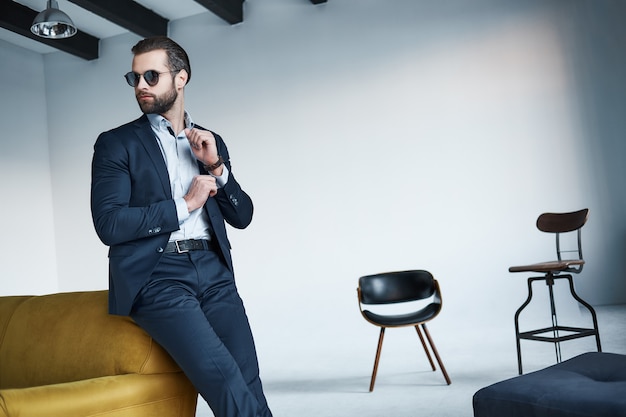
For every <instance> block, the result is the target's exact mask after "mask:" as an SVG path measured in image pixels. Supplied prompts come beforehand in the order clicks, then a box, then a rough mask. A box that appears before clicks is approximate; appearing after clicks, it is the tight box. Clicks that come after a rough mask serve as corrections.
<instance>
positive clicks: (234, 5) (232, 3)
mask: <svg viewBox="0 0 626 417" xmlns="http://www.w3.org/2000/svg"><path fill="white" fill-rule="evenodd" d="M243 2H244V0H196V3H200V4H201V5H202V6H204V7H206V8H207V9H209V10H210V11H211V12H213V13H214V14H216V15H217V16H218V17H220V18H221V19H224V20H225V21H227V22H228V23H230V24H231V25H234V24H237V23H241V22H243Z"/></svg>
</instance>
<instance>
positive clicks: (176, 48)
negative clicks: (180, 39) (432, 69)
mask: <svg viewBox="0 0 626 417" xmlns="http://www.w3.org/2000/svg"><path fill="white" fill-rule="evenodd" d="M159 49H162V50H164V51H165V52H166V53H167V60H168V63H167V66H168V68H169V70H170V71H180V70H182V69H184V70H185V71H187V82H189V80H191V64H190V63H189V57H188V56H187V52H185V50H184V49H183V48H182V47H181V46H180V45H179V44H177V43H176V42H174V41H173V40H171V39H170V38H168V37H167V36H154V37H152V38H146V39H143V40H141V41H139V42H137V44H136V45H135V46H133V47H132V49H131V51H132V53H133V54H134V55H139V54H143V53H145V52H151V51H156V50H159Z"/></svg>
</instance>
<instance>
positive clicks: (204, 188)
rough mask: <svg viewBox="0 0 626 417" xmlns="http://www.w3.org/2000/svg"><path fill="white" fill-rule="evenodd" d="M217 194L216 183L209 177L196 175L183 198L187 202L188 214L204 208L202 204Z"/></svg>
mask: <svg viewBox="0 0 626 417" xmlns="http://www.w3.org/2000/svg"><path fill="white" fill-rule="evenodd" d="M215 194H217V183H216V182H215V178H214V177H212V176H210V175H196V176H195V177H194V178H193V180H192V181H191V185H190V186H189V191H187V194H185V196H184V197H183V198H184V199H185V201H186V202H187V209H188V210H189V213H191V212H192V211H194V210H196V209H198V208H200V207H202V206H204V203H206V201H207V200H208V199H209V197H213V196H214V195H215Z"/></svg>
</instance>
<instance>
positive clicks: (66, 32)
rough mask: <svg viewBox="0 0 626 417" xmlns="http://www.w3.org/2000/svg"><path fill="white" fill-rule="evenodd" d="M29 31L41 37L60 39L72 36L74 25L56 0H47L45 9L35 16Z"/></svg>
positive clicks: (74, 32) (74, 31)
mask: <svg viewBox="0 0 626 417" xmlns="http://www.w3.org/2000/svg"><path fill="white" fill-rule="evenodd" d="M30 31H31V32H33V33H34V34H35V35H37V36H41V37H42V38H50V39H60V38H69V37H70V36H74V35H75V34H76V26H74V22H72V19H70V17H69V16H68V15H66V14H65V13H63V12H62V11H61V10H59V6H58V3H57V2H56V0H48V6H47V7H46V10H44V11H42V12H40V13H39V14H38V15H37V16H36V17H35V20H33V25H32V26H31V27H30Z"/></svg>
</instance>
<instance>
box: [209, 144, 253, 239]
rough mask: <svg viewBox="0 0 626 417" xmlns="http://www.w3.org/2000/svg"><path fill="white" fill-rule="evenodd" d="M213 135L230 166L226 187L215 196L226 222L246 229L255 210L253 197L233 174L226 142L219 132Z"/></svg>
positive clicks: (228, 166) (225, 162)
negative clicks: (244, 189)
mask: <svg viewBox="0 0 626 417" xmlns="http://www.w3.org/2000/svg"><path fill="white" fill-rule="evenodd" d="M213 135H214V136H215V139H216V143H217V149H218V153H219V154H220V156H221V157H222V158H223V159H224V164H225V165H226V167H227V168H228V181H226V184H225V185H224V187H221V188H220V189H219V190H218V192H217V194H216V195H215V197H214V198H215V200H216V202H217V204H218V206H219V208H220V211H221V213H222V216H224V220H225V221H226V223H228V224H229V225H231V226H232V227H235V228H237V229H244V228H246V227H247V226H248V225H249V224H250V223H251V222H252V214H253V212H254V207H253V204H252V199H251V198H250V196H249V195H248V194H247V193H246V192H245V191H243V190H242V188H241V186H240V185H239V183H238V182H237V180H236V179H235V176H234V175H233V169H232V166H231V163H230V156H229V154H228V148H227V147H226V144H225V143H224V141H223V140H222V138H221V137H220V136H219V135H218V134H216V133H214V132H213Z"/></svg>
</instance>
